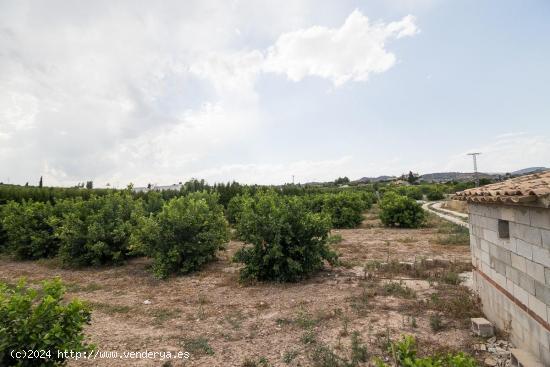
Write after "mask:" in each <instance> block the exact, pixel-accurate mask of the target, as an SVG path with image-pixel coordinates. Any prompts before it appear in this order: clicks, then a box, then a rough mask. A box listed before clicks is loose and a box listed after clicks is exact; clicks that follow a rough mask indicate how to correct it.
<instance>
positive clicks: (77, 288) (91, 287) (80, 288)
mask: <svg viewBox="0 0 550 367" xmlns="http://www.w3.org/2000/svg"><path fill="white" fill-rule="evenodd" d="M100 289H103V286H102V285H101V284H98V283H94V282H92V283H89V284H84V285H81V284H78V283H71V284H67V290H68V291H69V292H84V293H91V292H95V291H98V290H100Z"/></svg>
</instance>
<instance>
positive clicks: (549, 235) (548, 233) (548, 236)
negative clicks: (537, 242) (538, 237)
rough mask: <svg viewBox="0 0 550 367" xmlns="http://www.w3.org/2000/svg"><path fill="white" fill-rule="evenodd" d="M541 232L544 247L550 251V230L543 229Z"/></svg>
mask: <svg viewBox="0 0 550 367" xmlns="http://www.w3.org/2000/svg"><path fill="white" fill-rule="evenodd" d="M540 232H541V234H542V247H544V248H545V249H547V250H550V230H548V229H541V230H540Z"/></svg>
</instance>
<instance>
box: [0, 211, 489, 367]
mask: <svg viewBox="0 0 550 367" xmlns="http://www.w3.org/2000/svg"><path fill="white" fill-rule="evenodd" d="M374 211H375V210H371V212H369V213H367V214H366V219H365V221H364V222H363V224H362V225H361V226H360V227H359V228H356V229H340V230H333V231H332V234H333V237H332V239H333V242H334V244H333V245H332V246H333V247H334V248H335V249H336V250H337V251H338V252H339V253H340V254H341V258H340V260H341V265H340V266H338V267H334V268H330V267H328V266H327V267H326V270H324V271H322V272H320V273H318V274H317V275H315V276H313V277H312V278H310V279H308V280H305V281H302V282H299V283H290V284H278V283H249V284H241V283H239V276H238V269H239V265H238V264H235V263H232V262H231V260H230V259H231V257H232V255H233V254H234V253H235V251H236V250H237V249H238V248H240V247H241V246H242V243H240V242H238V241H231V242H230V244H229V246H228V248H227V250H225V251H222V252H219V254H218V260H217V261H215V262H213V263H211V264H209V265H208V266H207V267H206V268H205V269H204V270H201V271H199V272H196V273H193V274H191V275H187V276H179V277H170V278H168V279H167V280H158V279H155V278H154V277H152V276H151V273H150V271H149V269H148V268H149V266H150V260H147V259H144V258H138V259H133V260H130V261H128V262H127V263H126V264H125V265H122V266H119V267H106V268H99V269H98V268H94V269H83V270H65V269H60V268H59V267H58V266H57V264H54V263H52V262H51V260H43V261H42V260H41V261H36V262H16V261H12V260H7V259H2V260H0V280H3V281H6V282H9V283H14V282H15V281H16V279H17V278H19V277H26V278H27V279H28V281H29V283H31V284H34V283H35V282H38V281H40V280H43V279H49V278H52V277H55V276H59V277H61V278H62V280H63V281H64V282H65V284H66V285H67V288H68V294H67V297H68V298H72V297H73V296H77V297H79V298H81V299H83V300H85V301H87V302H89V303H90V304H91V306H92V309H93V313H92V323H91V325H89V326H88V327H87V328H86V330H85V332H86V335H87V338H88V339H89V340H90V341H91V342H92V343H94V344H95V345H96V346H97V347H98V348H99V349H100V350H104V351H118V352H119V353H122V352H123V351H143V350H148V351H172V352H177V351H187V352H189V353H190V358H189V360H187V361H181V360H172V361H170V362H168V361H162V362H161V361H159V360H158V359H157V360H154V361H153V360H146V359H139V360H136V359H133V360H120V359H116V360H113V359H101V360H94V361H79V362H75V361H70V362H69V365H85V366H86V365H89V366H92V365H93V366H131V365H132V366H134V365H140V366H158V365H163V363H164V365H173V366H182V365H185V366H255V365H257V366H264V365H275V366H286V365H289V366H312V365H318V366H325V365H326V366H329V365H337V364H327V361H329V360H331V357H330V356H331V355H338V356H340V357H342V358H343V359H346V358H350V357H349V356H350V354H351V353H352V349H353V350H354V351H356V350H357V348H359V347H361V348H362V344H357V343H355V346H354V347H353V348H352V347H351V340H352V339H353V338H352V337H353V335H354V332H358V334H355V335H356V336H357V335H358V336H359V339H360V341H361V342H362V343H363V344H364V346H366V349H367V352H368V355H369V358H370V357H372V356H379V357H381V358H385V357H387V356H388V352H387V350H386V346H387V341H388V338H390V339H393V340H396V339H398V338H400V336H401V335H402V334H410V335H414V336H416V338H417V342H418V349H419V353H420V354H422V355H423V354H428V353H432V352H444V351H451V350H452V351H466V352H470V353H472V354H474V351H473V349H472V348H473V345H474V344H475V343H476V342H477V341H476V340H475V338H474V337H472V336H471V335H470V333H469V325H468V323H469V318H470V317H471V316H474V315H478V314H479V304H478V303H477V301H476V299H475V298H474V297H473V296H471V294H470V293H469V291H468V289H467V288H466V287H464V286H463V285H460V284H458V279H459V278H458V274H459V273H460V272H463V271H467V270H469V269H470V265H469V262H470V253H469V247H468V246H465V245H464V243H467V240H465V238H464V234H463V233H462V234H457V233H450V232H454V231H455V229H454V228H452V227H450V226H449V225H447V224H445V223H443V222H441V221H440V220H439V219H436V218H430V221H429V222H430V225H429V226H428V227H427V228H421V229H391V228H384V227H382V226H381V225H380V223H379V221H378V219H376V218H377V216H376V213H375V212H374ZM399 262H406V263H399ZM411 263H412V264H411ZM400 279H403V280H400ZM355 339H356V341H357V338H355ZM358 345H359V347H358ZM477 357H478V358H481V357H482V356H477ZM365 365H366V364H365Z"/></svg>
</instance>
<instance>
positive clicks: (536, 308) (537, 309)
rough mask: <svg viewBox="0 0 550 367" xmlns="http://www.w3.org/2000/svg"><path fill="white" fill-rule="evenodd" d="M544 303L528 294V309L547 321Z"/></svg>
mask: <svg viewBox="0 0 550 367" xmlns="http://www.w3.org/2000/svg"><path fill="white" fill-rule="evenodd" d="M546 307H547V306H546V304H544V302H542V301H541V300H540V299H537V297H535V296H533V295H529V309H530V310H531V311H533V312H534V313H536V314H537V315H538V316H540V318H541V319H543V320H544V321H548V312H547V310H546Z"/></svg>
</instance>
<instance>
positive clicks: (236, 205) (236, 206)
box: [225, 194, 250, 224]
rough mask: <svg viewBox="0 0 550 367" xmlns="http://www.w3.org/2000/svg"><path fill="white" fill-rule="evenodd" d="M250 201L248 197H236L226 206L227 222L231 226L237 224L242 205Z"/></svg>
mask: <svg viewBox="0 0 550 367" xmlns="http://www.w3.org/2000/svg"><path fill="white" fill-rule="evenodd" d="M247 200H250V196H248V195H246V194H245V195H236V196H234V197H233V198H231V200H229V203H228V204H227V210H226V211H225V213H226V217H227V220H228V221H229V223H231V224H235V223H237V221H238V219H239V216H240V215H241V213H242V211H243V207H244V203H245V202H246V201H247Z"/></svg>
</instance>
